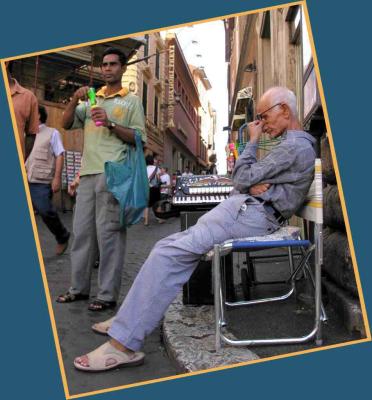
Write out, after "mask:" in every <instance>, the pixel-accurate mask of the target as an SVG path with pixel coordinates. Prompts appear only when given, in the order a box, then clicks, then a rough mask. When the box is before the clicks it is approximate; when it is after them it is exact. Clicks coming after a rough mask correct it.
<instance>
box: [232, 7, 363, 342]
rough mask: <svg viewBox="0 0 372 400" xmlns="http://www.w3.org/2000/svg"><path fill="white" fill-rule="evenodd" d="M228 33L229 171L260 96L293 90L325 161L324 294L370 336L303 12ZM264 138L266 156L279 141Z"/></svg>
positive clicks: (267, 16)
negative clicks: (278, 88) (274, 89)
mask: <svg viewBox="0 0 372 400" xmlns="http://www.w3.org/2000/svg"><path fill="white" fill-rule="evenodd" d="M225 33H226V61H227V62H228V94H229V129H230V135H229V142H230V143H229V145H228V146H227V151H228V152H229V158H228V160H230V163H231V165H228V166H229V167H230V170H231V169H232V168H233V163H234V159H235V158H234V156H232V155H231V154H230V145H231V146H234V145H236V144H238V145H239V144H240V143H244V142H246V141H247V140H248V134H247V130H246V129H244V124H245V123H249V122H251V121H252V120H253V119H254V115H255V112H256V103H257V100H258V99H259V98H260V96H261V95H262V94H263V93H264V92H265V91H266V90H267V89H268V88H270V87H271V86H286V87H288V88H289V89H291V90H292V91H293V92H294V93H295V94H296V96H297V106H298V107H297V108H298V110H299V119H300V122H301V123H302V125H303V127H304V130H305V131H308V132H309V133H310V134H311V135H313V136H314V137H315V138H316V139H317V148H316V152H317V156H318V157H321V158H322V165H323V180H324V183H325V187H324V189H323V205H324V229H323V242H322V243H323V247H324V254H323V257H324V265H323V273H324V278H323V288H324V292H325V293H327V296H328V300H329V302H330V303H332V305H333V306H334V308H335V310H336V311H337V313H338V314H339V317H341V318H342V320H343V323H344V325H345V327H346V328H347V329H348V331H349V333H353V334H354V333H359V334H360V335H365V330H364V325H363V318H362V313H361V308H360V302H359V294H358V289H357V285H356V281H355V275H354V272H353V266H352V261H351V257H350V250H349V247H348V240H347V235H346V229H345V223H344V218H343V214H342V207H341V204H340V198H339V193H338V187H337V179H336V176H335V172H334V168H333V163H332V157H331V151H330V148H329V144H328V138H327V132H326V124H325V119H324V115H323V109H322V104H321V101H320V96H319V90H318V86H317V78H316V73H315V68H314V60H313V56H312V52H311V45H310V40H309V36H308V30H307V25H306V22H305V15H304V12H303V9H302V7H301V6H299V5H296V6H291V7H286V8H277V9H273V10H270V11H266V12H262V13H257V14H250V15H245V16H239V17H235V18H231V19H228V20H225ZM239 133H241V134H239ZM263 136H264V137H263V138H262V140H260V143H259V149H260V152H261V155H262V153H264V152H266V151H267V150H269V149H270V148H271V147H272V146H273V145H275V141H272V140H269V138H267V137H265V135H263ZM237 142H238V143H237ZM258 156H259V157H260V154H259V155H258ZM292 222H293V223H301V221H296V220H293V221H292ZM309 293H311V292H309ZM332 317H333V316H332Z"/></svg>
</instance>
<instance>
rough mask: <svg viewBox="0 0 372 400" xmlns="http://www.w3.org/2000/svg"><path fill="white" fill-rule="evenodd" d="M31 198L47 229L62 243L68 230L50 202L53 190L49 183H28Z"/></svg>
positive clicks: (68, 234) (64, 241)
mask: <svg viewBox="0 0 372 400" xmlns="http://www.w3.org/2000/svg"><path fill="white" fill-rule="evenodd" d="M28 185H29V187H30V193H31V200H32V205H33V207H34V209H35V210H36V211H37V212H38V213H39V215H40V217H41V218H42V220H43V221H44V223H45V225H46V226H47V227H48V229H49V230H50V231H51V232H52V233H53V235H54V237H55V238H56V241H57V243H59V244H64V243H66V242H67V241H68V239H69V237H70V232H69V231H68V230H67V229H66V228H65V226H64V225H63V224H62V222H61V220H60V219H59V216H58V214H57V211H56V209H55V208H54V206H53V204H52V197H53V192H52V188H51V185H50V184H49V183H30V182H29V184H28Z"/></svg>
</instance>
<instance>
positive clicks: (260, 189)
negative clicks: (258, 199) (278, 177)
mask: <svg viewBox="0 0 372 400" xmlns="http://www.w3.org/2000/svg"><path fill="white" fill-rule="evenodd" d="M270 186H271V184H270V183H257V184H256V185H253V186H251V187H250V188H249V190H248V191H249V194H250V195H251V196H259V195H260V194H262V193H265V192H266V190H268V189H269V187H270Z"/></svg>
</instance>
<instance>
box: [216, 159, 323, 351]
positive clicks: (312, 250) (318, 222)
mask: <svg viewBox="0 0 372 400" xmlns="http://www.w3.org/2000/svg"><path fill="white" fill-rule="evenodd" d="M296 215H297V216H299V217H301V218H303V219H304V220H306V221H310V222H313V224H312V225H313V227H314V228H313V229H314V232H313V237H314V240H313V243H311V241H310V240H308V239H306V240H303V239H301V233H300V228H298V227H296V226H283V227H281V228H280V229H279V230H277V231H276V232H274V233H272V234H270V235H266V236H259V237H248V238H242V239H235V240H228V241H226V242H224V243H222V244H217V245H215V246H214V249H213V261H212V267H213V275H214V277H213V279H214V308H215V329H216V343H215V345H216V350H219V349H220V348H221V342H224V343H226V344H229V345H232V346H258V345H273V344H291V343H304V342H307V341H310V340H311V339H315V341H316V345H318V346H320V345H321V344H322V332H321V322H322V321H325V320H326V318H327V317H326V314H325V311H324V308H323V305H322V302H321V266H322V263H323V241H322V224H323V192H322V168H321V160H320V159H316V160H315V176H314V181H313V183H312V185H311V187H310V190H309V193H308V195H307V198H306V200H305V203H304V205H303V206H302V207H301V208H300V210H298V212H297V213H296ZM283 247H286V248H288V258H289V270H290V278H289V279H288V280H287V282H288V284H289V285H290V288H289V291H288V292H287V293H285V294H283V295H281V296H276V297H270V298H261V299H257V300H249V301H239V302H234V303H232V302H226V300H225V296H224V288H223V287H222V286H223V285H222V281H223V280H222V277H223V274H222V272H221V255H224V254H226V253H227V252H230V251H242V250H243V251H244V250H245V251H253V250H260V249H261V250H262V249H273V248H283ZM294 247H299V248H300V249H301V253H302V259H301V260H300V262H299V263H298V265H297V266H296V267H295V268H294V263H293V254H292V248H294ZM312 254H314V259H315V277H314V276H313V273H312V270H311V267H310V265H309V258H310V256H311V255H312ZM301 270H303V271H307V272H308V273H309V276H310V279H311V282H312V285H313V287H314V290H315V296H314V302H315V321H314V326H313V328H312V330H311V331H310V332H309V333H307V334H305V335H304V336H301V337H288V338H271V339H246V340H233V339H230V338H228V337H226V336H225V335H224V334H223V332H222V327H224V326H226V322H225V317H224V316H225V307H226V306H228V307H241V306H253V305H255V304H260V303H268V302H276V301H281V300H285V299H287V298H289V297H290V296H291V295H292V294H293V292H294V289H295V279H296V276H297V274H298V273H299V272H300V271H301Z"/></svg>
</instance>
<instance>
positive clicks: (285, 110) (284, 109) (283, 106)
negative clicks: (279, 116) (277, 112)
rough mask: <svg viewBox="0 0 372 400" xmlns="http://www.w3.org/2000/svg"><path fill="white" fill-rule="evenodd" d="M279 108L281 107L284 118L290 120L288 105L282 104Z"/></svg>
mask: <svg viewBox="0 0 372 400" xmlns="http://www.w3.org/2000/svg"><path fill="white" fill-rule="evenodd" d="M281 106H282V109H283V113H284V115H285V117H287V118H290V116H291V115H292V112H291V109H290V108H289V107H288V104H285V103H282V104H281Z"/></svg>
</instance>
